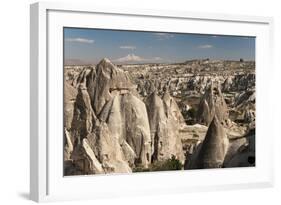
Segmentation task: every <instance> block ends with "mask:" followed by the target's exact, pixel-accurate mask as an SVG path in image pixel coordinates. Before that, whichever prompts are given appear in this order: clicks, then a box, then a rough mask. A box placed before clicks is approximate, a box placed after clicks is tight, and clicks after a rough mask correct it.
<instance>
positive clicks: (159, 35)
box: [153, 33, 174, 40]
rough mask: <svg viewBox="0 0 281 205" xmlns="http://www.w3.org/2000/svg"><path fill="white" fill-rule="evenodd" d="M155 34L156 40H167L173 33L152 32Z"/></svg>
mask: <svg viewBox="0 0 281 205" xmlns="http://www.w3.org/2000/svg"><path fill="white" fill-rule="evenodd" d="M153 35H155V36H156V38H157V40H167V39H170V38H173V37H174V35H173V34H170V33H153Z"/></svg>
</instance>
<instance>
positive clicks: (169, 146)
mask: <svg viewBox="0 0 281 205" xmlns="http://www.w3.org/2000/svg"><path fill="white" fill-rule="evenodd" d="M254 67H255V64H254V62H238V61H210V60H208V59H206V60H193V61H187V62H185V63H182V64H169V65H168V64H155V65H152V64H150V65H118V66H117V65H114V64H112V63H111V62H110V61H109V60H108V59H103V60H101V61H100V63H99V64H98V65H96V66H92V67H91V66H90V67H89V66H88V67H84V66H67V67H65V72H64V74H65V82H64V130H65V132H64V174H65V175H81V174H82V175H83V174H106V173H130V172H134V171H135V170H144V171H145V170H146V171H147V170H155V169H154V168H155V166H159V163H160V164H161V165H162V164H165V163H166V162H168V161H169V160H170V161H171V159H172V160H177V163H179V164H183V165H184V168H185V169H197V168H218V167H236V166H254V164H255V163H254V160H255V148H254V147H255V145H254V144H255V140H254V139H255V132H254V130H255V70H254ZM170 161H169V162H170ZM249 161H250V162H249ZM171 169H173V168H171ZM157 170H159V169H157ZM160 170H162V168H160ZM163 170H165V169H164V168H163Z"/></svg>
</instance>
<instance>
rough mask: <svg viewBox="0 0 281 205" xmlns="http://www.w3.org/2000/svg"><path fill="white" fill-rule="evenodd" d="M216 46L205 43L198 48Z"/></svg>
mask: <svg viewBox="0 0 281 205" xmlns="http://www.w3.org/2000/svg"><path fill="white" fill-rule="evenodd" d="M213 47H214V46H213V45H210V44H205V45H200V46H198V48H202V49H208V48H213Z"/></svg>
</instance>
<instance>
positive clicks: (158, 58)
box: [153, 57, 162, 61]
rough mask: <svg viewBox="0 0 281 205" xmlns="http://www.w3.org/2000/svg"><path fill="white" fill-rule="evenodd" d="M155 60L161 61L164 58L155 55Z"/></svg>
mask: <svg viewBox="0 0 281 205" xmlns="http://www.w3.org/2000/svg"><path fill="white" fill-rule="evenodd" d="M153 60H156V61H160V60H162V58H161V57H154V58H153Z"/></svg>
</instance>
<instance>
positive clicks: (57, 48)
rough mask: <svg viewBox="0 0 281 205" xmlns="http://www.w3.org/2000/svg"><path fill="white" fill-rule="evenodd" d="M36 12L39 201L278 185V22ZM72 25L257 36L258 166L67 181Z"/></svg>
mask: <svg viewBox="0 0 281 205" xmlns="http://www.w3.org/2000/svg"><path fill="white" fill-rule="evenodd" d="M30 11H31V12H30V79H31V81H30V119H31V127H30V198H31V199H32V200H34V201H37V202H41V201H53V200H71V199H84V198H85V199H95V198H102V197H115V196H123V197H126V196H133V195H143V194H163V193H180V192H188V191H205V190H221V189H234V188H251V187H269V186H273V160H272V157H273V133H272V129H269V128H270V121H271V120H270V119H272V115H271V113H269V112H267V111H266V109H264V108H265V107H269V106H270V99H269V98H268V97H267V96H268V92H267V89H268V87H270V72H269V70H272V69H273V66H272V65H271V62H272V61H273V60H272V46H273V36H272V35H273V32H272V29H273V19H272V18H270V17H257V16H240V15H239V16H238V15H226V14H212V13H196V12H183V11H156V10H139V9H125V8H97V7H96V6H95V5H91V4H88V5H87V4H73V3H46V2H40V3H35V4H32V5H31V9H30ZM65 26H71V27H90V28H107V29H124V30H145V31H162V32H187V33H188V32H189V33H205V34H224V35H240V36H244V35H245V36H255V37H256V84H257V85H256V89H257V121H256V127H257V129H256V133H257V140H256V150H257V151H256V158H257V163H256V167H254V168H232V169H220V170H218V169H212V170H191V171H185V172H178V171H173V172H161V173H160V172H154V173H137V174H116V175H101V176H75V177H63V172H62V169H63V160H62V159H63V154H62V153H63V148H62V141H63V134H62V133H63V132H62V130H63V126H62V115H63V111H62V100H63V95H62V94H63V87H62V84H63V78H62V76H63V75H62V73H63V58H62V53H63V51H62V45H63V37H62V28H63V27H65ZM264 85H266V86H264ZM60 149H61V150H60ZM148 182H150V183H148Z"/></svg>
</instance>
